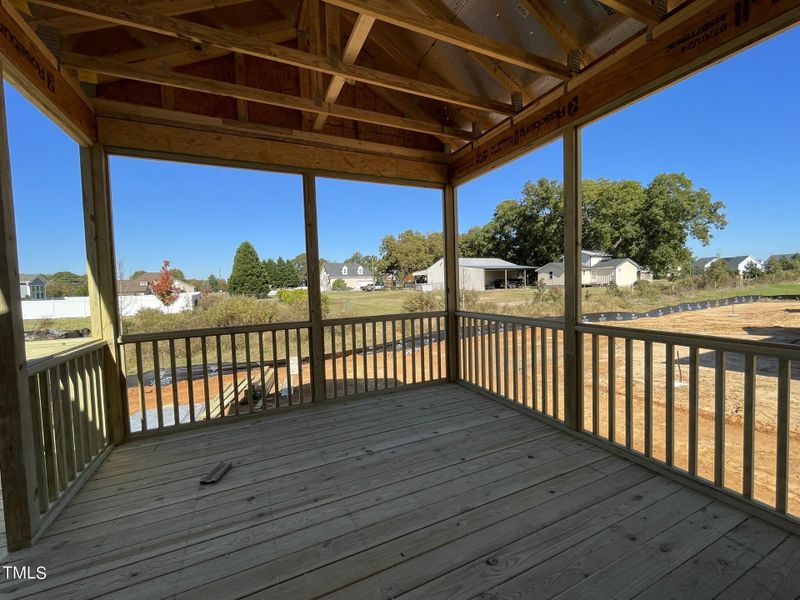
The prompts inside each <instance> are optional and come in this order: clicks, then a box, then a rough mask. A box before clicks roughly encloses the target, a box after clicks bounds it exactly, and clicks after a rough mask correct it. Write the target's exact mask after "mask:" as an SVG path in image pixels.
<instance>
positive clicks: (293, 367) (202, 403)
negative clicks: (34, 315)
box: [120, 322, 311, 435]
mask: <svg viewBox="0 0 800 600" xmlns="http://www.w3.org/2000/svg"><path fill="white" fill-rule="evenodd" d="M309 328H310V323H308V322H301V323H282V324H276V325H252V326H237V327H226V328H214V329H197V330H187V331H168V332H159V333H143V334H130V335H124V336H122V338H121V340H120V348H121V350H122V355H123V359H122V364H123V368H124V376H125V382H126V389H127V398H123V404H124V407H125V409H126V427H127V433H128V434H129V435H136V434H141V433H143V432H153V431H161V430H167V429H181V428H184V427H190V426H192V425H195V424H197V423H200V422H208V421H212V420H215V419H228V418H230V417H236V416H239V415H243V414H258V413H266V412H267V411H270V410H273V409H276V408H282V407H285V406H292V405H297V404H304V403H307V402H310V401H311V367H310V360H309Z"/></svg>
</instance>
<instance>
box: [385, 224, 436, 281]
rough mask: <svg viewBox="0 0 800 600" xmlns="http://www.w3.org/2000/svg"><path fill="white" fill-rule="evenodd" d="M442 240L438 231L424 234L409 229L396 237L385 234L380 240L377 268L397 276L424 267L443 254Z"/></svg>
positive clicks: (403, 275) (405, 274)
mask: <svg viewBox="0 0 800 600" xmlns="http://www.w3.org/2000/svg"><path fill="white" fill-rule="evenodd" d="M443 240H444V238H443V236H442V234H441V233H439V232H433V233H429V234H424V233H420V232H419V231H414V230H411V229H407V230H406V231H404V232H402V233H401V234H400V235H399V236H397V237H394V236H393V235H387V236H386V237H385V238H383V241H381V246H380V252H381V260H380V267H379V268H380V269H381V270H382V271H383V272H386V273H392V274H394V275H397V276H399V277H405V276H407V275H409V274H410V273H412V272H413V271H418V270H421V269H425V268H427V267H429V266H431V265H432V264H433V263H435V262H436V261H437V260H439V259H440V258H441V257H442V256H443V254H444V242H443Z"/></svg>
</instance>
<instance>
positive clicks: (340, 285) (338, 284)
mask: <svg viewBox="0 0 800 600" xmlns="http://www.w3.org/2000/svg"><path fill="white" fill-rule="evenodd" d="M331 289H334V290H336V291H337V292H342V291H344V290H347V289H349V288H348V287H347V284H346V283H345V281H344V279H337V280H336V281H334V282H333V285H332V286H331Z"/></svg>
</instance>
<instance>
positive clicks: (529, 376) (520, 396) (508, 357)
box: [457, 312, 564, 421]
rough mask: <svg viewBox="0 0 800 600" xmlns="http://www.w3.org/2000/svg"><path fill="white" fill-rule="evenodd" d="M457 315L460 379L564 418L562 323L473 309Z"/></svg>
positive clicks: (560, 419) (545, 413)
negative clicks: (473, 310)
mask: <svg viewBox="0 0 800 600" xmlns="http://www.w3.org/2000/svg"><path fill="white" fill-rule="evenodd" d="M457 317H458V330H459V344H460V347H459V379H460V380H461V381H462V382H464V383H467V384H469V385H471V386H474V387H476V388H478V389H480V390H483V391H485V392H489V393H490V394H493V395H495V396H498V397H500V398H503V399H505V400H508V401H510V402H514V403H517V404H519V405H521V406H524V407H527V408H530V409H531V410H533V411H535V412H537V413H539V414H542V415H546V416H548V417H552V418H553V419H556V420H559V421H563V419H564V404H563V400H564V381H563V378H564V366H563V361H564V353H563V341H564V335H563V330H564V325H563V323H561V322H559V321H558V320H555V319H552V320H550V319H526V318H521V317H510V316H505V315H490V314H483V313H473V312H458V313H457Z"/></svg>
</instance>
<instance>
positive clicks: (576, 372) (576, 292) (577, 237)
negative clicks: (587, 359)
mask: <svg viewBox="0 0 800 600" xmlns="http://www.w3.org/2000/svg"><path fill="white" fill-rule="evenodd" d="M582 210H583V209H582V206H581V133H580V129H578V128H577V127H575V126H571V127H568V128H567V129H566V130H565V132H564V297H565V309H564V420H565V422H566V425H567V427H570V428H571V429H578V430H580V429H581V428H582V427H583V344H582V338H581V334H580V333H578V332H577V331H576V330H575V326H576V325H577V324H578V322H579V319H580V318H581V284H582V268H581V266H582V262H581V218H582Z"/></svg>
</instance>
